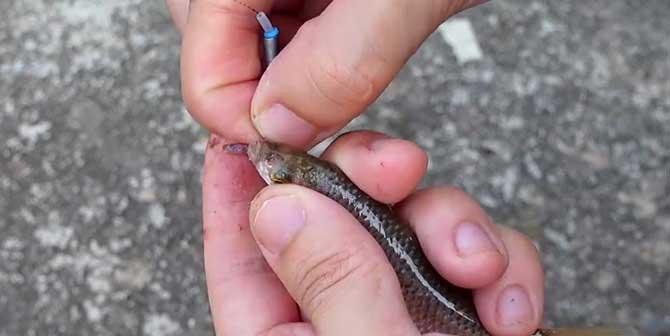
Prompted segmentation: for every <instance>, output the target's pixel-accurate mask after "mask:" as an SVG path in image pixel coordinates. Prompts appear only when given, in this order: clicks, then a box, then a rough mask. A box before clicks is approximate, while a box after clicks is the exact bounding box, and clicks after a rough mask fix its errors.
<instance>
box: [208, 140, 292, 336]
mask: <svg viewBox="0 0 670 336" xmlns="http://www.w3.org/2000/svg"><path fill="white" fill-rule="evenodd" d="M221 141H222V140H221V139H220V138H217V137H212V138H211V139H210V143H209V145H208V148H207V151H206V157H205V167H204V175H203V180H202V184H203V225H204V227H203V231H204V253H205V273H206V278H207V290H208V292H209V299H210V306H211V311H212V316H213V319H214V327H215V329H216V331H217V334H218V335H257V334H259V333H260V332H262V331H265V330H268V329H270V328H271V327H272V326H275V325H277V324H280V323H284V322H292V321H298V319H299V314H298V311H297V308H296V306H295V303H293V300H292V299H291V297H290V296H289V295H288V293H287V292H286V290H285V289H284V287H283V286H282V284H281V282H280V281H279V280H278V279H277V277H276V276H275V275H274V273H273V272H272V270H271V269H270V268H269V267H268V266H267V263H266V262H265V260H264V259H263V256H262V254H261V252H260V250H259V249H258V246H257V244H256V242H255V240H254V239H253V237H252V235H251V232H250V230H249V221H248V218H249V217H248V211H249V203H250V200H251V199H252V198H253V196H254V195H255V194H256V192H257V191H258V190H259V189H260V188H261V186H262V182H261V180H260V179H259V177H258V174H257V173H256V171H255V170H254V168H253V167H252V166H251V165H250V163H249V162H248V160H247V159H246V158H244V157H240V156H234V155H230V154H227V153H225V152H223V150H222V144H221V143H220V142H221ZM259 312H262V314H260V313H259Z"/></svg>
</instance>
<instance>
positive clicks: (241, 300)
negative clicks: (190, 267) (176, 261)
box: [203, 132, 544, 336]
mask: <svg viewBox="0 0 670 336" xmlns="http://www.w3.org/2000/svg"><path fill="white" fill-rule="evenodd" d="M221 144H222V143H220V139H219V138H217V137H213V138H212V139H211V141H210V146H208V149H207V154H206V161H205V174H204V177H203V192H204V194H203V195H204V200H203V202H204V205H203V206H204V207H203V215H204V218H203V219H204V231H205V238H204V243H205V267H206V271H207V286H208V290H209V298H210V304H211V309H212V315H213V319H214V326H215V328H216V331H217V334H218V335H264V336H270V335H272V336H279V335H281V336H289V335H290V336H308V335H418V332H417V330H416V328H415V327H414V326H413V324H412V322H411V319H410V318H409V316H408V314H407V312H406V310H405V308H404V307H405V306H404V303H403V301H402V300H403V299H402V296H401V294H400V288H399V286H398V282H397V278H396V276H395V274H394V273H393V270H392V269H391V267H390V264H389V263H388V261H387V260H386V257H385V255H384V254H383V252H382V251H381V249H380V247H379V246H378V245H377V244H376V242H375V241H374V240H373V239H372V237H371V236H370V235H369V234H368V233H367V232H366V231H365V229H364V228H363V227H362V226H361V225H360V224H359V223H358V222H357V221H356V220H355V219H354V217H353V216H351V215H350V214H349V213H348V212H346V211H345V210H344V209H343V208H342V207H340V206H339V205H338V204H337V203H335V202H334V201H331V200H330V199H328V198H326V197H325V196H322V195H320V194H317V193H316V192H313V191H311V190H308V189H305V188H301V187H298V186H294V185H275V186H270V187H266V188H265V189H263V190H262V191H261V192H260V193H259V194H258V195H257V196H256V194H257V190H258V189H259V188H260V187H261V186H262V185H263V183H262V182H261V180H260V178H259V177H258V175H257V174H256V172H255V171H254V169H253V168H251V164H250V163H249V161H248V160H247V159H246V158H245V157H244V156H237V155H231V154H229V153H227V152H224V151H223V150H222V146H221ZM323 156H324V158H326V159H327V160H330V161H332V162H334V163H335V164H337V165H338V166H339V167H340V168H342V170H343V171H344V172H345V173H346V174H347V175H348V176H349V177H350V178H351V179H352V181H353V182H354V183H356V184H357V185H358V186H359V187H361V189H363V190H364V191H365V192H366V193H368V194H369V195H370V196H372V197H374V198H375V199H377V200H379V201H382V202H385V203H391V204H399V205H397V206H396V207H395V209H396V211H397V213H398V214H399V215H400V216H401V217H402V218H404V219H405V220H407V221H408V222H409V223H410V224H411V225H412V226H413V228H414V230H415V231H416V233H417V236H418V238H419V241H420V243H421V246H422V248H423V249H424V251H425V253H426V255H427V257H428V258H429V260H430V261H431V263H432V264H433V265H434V266H435V268H436V269H437V270H438V271H439V272H440V273H441V274H442V275H443V276H444V277H445V278H446V279H447V280H448V281H449V282H451V283H453V284H456V285H459V286H462V287H467V288H472V289H474V297H475V304H476V306H477V311H478V314H479V316H480V318H481V319H482V322H483V323H484V325H485V326H486V328H487V329H488V330H489V331H490V332H491V333H492V334H494V335H497V336H508V335H509V336H512V335H515V336H518V335H529V334H530V333H532V332H533V331H534V330H535V329H536V328H537V327H538V325H539V323H540V320H541V318H542V309H543V300H544V291H543V273H542V268H541V265H540V261H539V258H538V254H537V251H536V249H535V247H534V245H533V244H532V243H531V242H530V241H529V240H528V239H527V238H526V237H524V236H523V235H521V234H519V233H518V232H516V231H513V230H511V229H509V228H505V227H501V226H496V225H495V224H493V223H492V222H491V220H490V219H489V217H488V216H487V215H486V213H485V212H484V211H483V210H482V209H481V208H480V206H479V205H478V204H477V203H476V202H475V201H474V200H473V199H472V198H470V197H469V196H467V195H466V194H464V193H463V192H461V191H459V190H457V189H454V188H448V187H438V188H430V189H426V190H421V191H415V188H416V186H417V184H418V183H419V181H420V180H421V178H422V176H423V175H424V174H425V171H426V163H427V157H426V154H425V153H424V152H423V151H422V150H421V149H419V148H418V147H417V146H416V145H414V144H413V143H411V142H408V141H404V140H399V139H391V138H387V137H385V136H383V135H381V134H378V133H373V132H354V133H348V134H346V135H343V136H341V137H340V138H338V139H337V140H336V141H335V142H334V143H333V144H332V145H331V146H330V147H329V148H328V149H327V150H326V152H325V153H324V154H323ZM239 172H245V173H244V174H242V175H240V174H239ZM247 172H248V173H247ZM399 177H402V178H399ZM254 196H255V198H254ZM249 202H251V210H249ZM248 219H250V220H248ZM266 260H267V263H266Z"/></svg>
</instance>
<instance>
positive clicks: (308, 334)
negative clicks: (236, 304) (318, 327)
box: [255, 322, 316, 336]
mask: <svg viewBox="0 0 670 336" xmlns="http://www.w3.org/2000/svg"><path fill="white" fill-rule="evenodd" d="M255 335H258V336H316V332H315V331H314V328H313V327H312V325H311V324H309V323H305V322H297V323H285V324H280V325H278V326H275V327H273V328H272V329H270V330H268V331H267V332H265V333H261V334H255Z"/></svg>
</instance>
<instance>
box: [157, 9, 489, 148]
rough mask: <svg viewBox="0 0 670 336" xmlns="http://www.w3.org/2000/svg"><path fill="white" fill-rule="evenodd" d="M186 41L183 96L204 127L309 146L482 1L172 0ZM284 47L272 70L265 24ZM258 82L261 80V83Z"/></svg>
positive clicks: (234, 137)
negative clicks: (261, 20)
mask: <svg viewBox="0 0 670 336" xmlns="http://www.w3.org/2000/svg"><path fill="white" fill-rule="evenodd" d="M167 2H168V5H169V6H170V9H171V12H172V15H173V18H174V21H175V23H176V24H177V27H178V28H179V30H180V31H181V32H182V35H183V45H182V55H181V56H182V63H181V70H182V90H183V95H184V100H185V102H186V105H187V106H188V110H189V111H190V112H191V114H192V115H193V117H194V118H195V119H196V120H197V121H199V122H200V123H201V124H202V125H204V126H205V127H207V128H208V129H209V130H210V131H212V132H213V133H215V134H218V135H220V136H222V137H223V138H225V139H227V140H228V141H231V142H249V141H252V140H255V139H257V138H258V137H259V134H260V135H262V136H263V137H264V138H265V139H268V140H272V141H276V142H282V143H287V144H291V145H294V146H298V147H303V148H305V147H308V146H310V145H313V144H315V143H316V142H317V141H319V140H322V139H324V138H326V137H328V136H329V135H331V134H334V133H336V132H337V131H338V130H340V129H341V128H342V127H344V126H345V125H346V124H347V123H348V122H349V121H350V120H351V119H353V118H354V117H356V116H357V115H359V114H360V113H362V112H363V110H364V109H365V108H366V107H367V106H368V105H370V104H371V103H372V102H373V101H374V100H375V99H376V98H377V97H378V96H379V95H380V94H381V92H382V91H383V90H384V89H385V88H386V86H387V85H388V84H389V83H390V81H391V80H392V79H393V77H394V76H395V75H396V73H397V72H398V71H399V70H400V68H401V67H402V66H403V65H404V64H405V62H406V61H407V59H408V58H409V57H410V56H411V55H412V54H414V52H415V51H416V50H417V48H418V47H419V46H420V45H421V43H423V41H424V40H425V39H426V38H427V37H428V36H429V35H430V34H431V33H432V32H433V31H434V30H435V29H436V28H437V26H438V25H440V24H441V23H442V22H443V21H445V20H446V19H447V18H449V17H450V16H452V15H454V14H456V13H458V12H460V11H462V10H464V9H466V8H469V7H472V6H474V5H476V4H480V3H483V2H485V1H483V0H411V1H410V0H402V1H398V0H366V1H361V0H275V1H272V0H190V2H191V3H190V11H189V10H188V4H189V0H167ZM241 2H243V3H245V4H246V5H248V6H250V7H252V8H254V9H256V10H258V11H265V12H266V13H268V14H269V15H270V18H271V19H272V21H273V23H274V24H275V25H277V26H278V27H279V29H280V31H281V35H280V36H281V41H280V42H281V44H282V45H285V47H284V49H283V50H282V51H281V53H280V54H279V55H278V57H277V58H276V59H275V60H274V62H273V63H272V64H271V65H270V67H269V68H268V69H267V71H266V72H265V73H261V71H262V70H261V61H260V59H259V54H260V53H259V41H258V39H259V34H260V32H259V27H258V23H257V22H256V20H255V16H254V13H253V12H252V11H251V10H249V9H248V8H246V7H245V6H244V5H242V4H240V3H241ZM259 78H260V79H259Z"/></svg>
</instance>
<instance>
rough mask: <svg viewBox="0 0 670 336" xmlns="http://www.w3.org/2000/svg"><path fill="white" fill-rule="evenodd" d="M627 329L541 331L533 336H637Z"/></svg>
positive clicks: (559, 329) (558, 329) (560, 329)
mask: <svg viewBox="0 0 670 336" xmlns="http://www.w3.org/2000/svg"><path fill="white" fill-rule="evenodd" d="M637 335H638V333H637V332H635V331H634V330H632V329H627V328H557V329H540V330H538V331H537V332H536V333H535V334H533V336H637Z"/></svg>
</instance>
